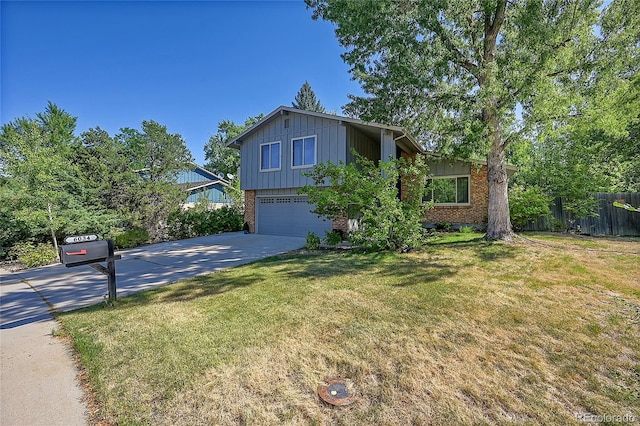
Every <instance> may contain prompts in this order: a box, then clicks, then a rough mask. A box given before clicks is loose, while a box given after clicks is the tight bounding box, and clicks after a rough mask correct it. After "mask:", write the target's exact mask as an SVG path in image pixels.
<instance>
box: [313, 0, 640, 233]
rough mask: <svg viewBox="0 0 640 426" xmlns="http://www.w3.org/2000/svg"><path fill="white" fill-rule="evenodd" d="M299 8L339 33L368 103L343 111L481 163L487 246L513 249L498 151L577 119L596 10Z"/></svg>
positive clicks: (412, 5)
mask: <svg viewBox="0 0 640 426" xmlns="http://www.w3.org/2000/svg"><path fill="white" fill-rule="evenodd" d="M306 2H307V5H308V6H309V7H310V8H312V9H313V16H314V18H323V19H325V20H328V21H331V22H333V23H335V24H336V25H337V28H336V36H337V38H338V40H339V42H340V43H341V44H342V45H343V46H344V47H346V48H347V49H348V50H347V51H346V53H344V54H343V58H344V60H345V61H346V62H347V63H348V64H349V65H350V66H351V67H352V68H351V73H352V74H353V76H354V78H355V79H356V80H358V81H360V83H361V85H362V88H363V90H364V92H365V93H366V94H367V96H364V97H361V96H350V98H351V100H352V101H351V103H350V104H348V105H347V106H346V107H345V111H346V112H347V113H349V114H351V115H356V116H360V117H361V118H363V119H365V120H376V121H382V122H390V123H400V124H403V125H405V126H407V127H409V128H410V129H412V130H413V131H414V132H415V133H416V134H418V135H420V136H421V137H422V138H423V140H425V141H428V143H429V144H430V147H434V148H438V149H440V150H441V151H443V152H445V153H452V154H455V155H459V156H463V157H466V156H470V155H472V154H476V155H486V156H487V165H488V185H489V207H488V224H487V235H486V236H487V238H489V239H509V238H511V237H512V235H513V232H512V228H511V222H510V219H509V203H508V196H507V183H508V179H507V173H506V161H505V151H506V149H507V147H508V146H509V145H510V144H511V143H512V142H513V141H514V140H518V139H519V136H520V135H521V134H523V133H524V132H526V131H528V130H530V128H531V127H532V126H533V124H535V123H536V122H537V121H545V122H550V121H553V120H554V119H555V118H557V117H559V116H565V115H568V114H570V113H571V112H572V108H575V106H576V104H575V103H574V102H572V99H570V97H568V96H567V95H568V94H570V93H572V92H573V91H575V90H576V87H579V86H580V85H581V84H582V82H583V81H585V80H586V79H588V76H589V75H591V73H592V71H593V70H594V68H593V60H594V55H595V54H597V52H596V51H595V50H594V46H596V38H597V37H596V31H595V30H594V26H595V24H596V23H597V21H598V14H599V10H598V7H599V2H597V1H594V0H567V1H562V2H550V1H549V2H540V1H518V2H507V0H497V1H491V2H489V1H487V0H474V1H468V2H443V1H427V0H422V1H420V0H413V1H403V2H396V1H391V0H386V1H381V0H363V1H357V2H354V1H348V0H306ZM630 4H631V3H630ZM634 10H635V11H636V12H637V5H636V7H635V8H634ZM619 24H620V21H619V20H613V22H612V25H611V26H612V28H614V27H615V28H618V29H619V28H621V26H620V25H619ZM621 43H622V44H625V43H624V42H623V41H621ZM518 108H520V109H521V110H522V115H523V118H524V124H525V125H523V123H522V122H520V121H519V120H518V119H517V118H518V117H517V116H516V110H517V109H518Z"/></svg>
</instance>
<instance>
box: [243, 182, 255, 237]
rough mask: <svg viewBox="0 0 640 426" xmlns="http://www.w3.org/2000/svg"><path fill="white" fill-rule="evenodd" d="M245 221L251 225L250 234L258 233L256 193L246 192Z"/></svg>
mask: <svg viewBox="0 0 640 426" xmlns="http://www.w3.org/2000/svg"><path fill="white" fill-rule="evenodd" d="M244 221H245V222H247V223H248V224H249V232H251V233H254V232H256V191H254V190H246V191H244Z"/></svg>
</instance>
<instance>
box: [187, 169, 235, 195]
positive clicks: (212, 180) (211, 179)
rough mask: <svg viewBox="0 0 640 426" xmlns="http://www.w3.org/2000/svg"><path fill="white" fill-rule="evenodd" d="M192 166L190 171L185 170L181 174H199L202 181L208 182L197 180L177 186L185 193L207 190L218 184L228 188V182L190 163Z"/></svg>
mask: <svg viewBox="0 0 640 426" xmlns="http://www.w3.org/2000/svg"><path fill="white" fill-rule="evenodd" d="M191 165H192V166H193V167H192V168H191V169H185V170H183V172H190V171H194V172H199V173H198V174H199V175H200V176H202V177H203V179H208V180H199V181H195V182H184V183H180V184H178V186H180V187H181V188H182V189H183V190H185V191H194V190H196V189H200V188H208V187H210V186H213V185H216V184H220V185H222V186H229V182H228V181H227V180H226V179H225V178H224V177H221V176H219V175H218V174H216V173H214V172H212V171H210V170H207V169H205V168H204V167H201V166H198V165H197V164H196V163H191Z"/></svg>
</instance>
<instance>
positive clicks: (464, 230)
mask: <svg viewBox="0 0 640 426" xmlns="http://www.w3.org/2000/svg"><path fill="white" fill-rule="evenodd" d="M459 231H460V233H461V234H472V233H473V227H471V226H467V225H464V226H461V227H460V229H459Z"/></svg>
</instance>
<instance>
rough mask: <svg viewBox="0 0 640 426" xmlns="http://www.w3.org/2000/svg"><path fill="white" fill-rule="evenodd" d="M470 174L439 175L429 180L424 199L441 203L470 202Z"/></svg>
mask: <svg viewBox="0 0 640 426" xmlns="http://www.w3.org/2000/svg"><path fill="white" fill-rule="evenodd" d="M469 189H470V188H469V176H455V177H454V176H452V177H437V178H433V179H429V180H428V181H427V195H426V197H425V198H424V201H431V200H433V202H434V203H435V204H440V205H455V204H469V198H470V195H469Z"/></svg>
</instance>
